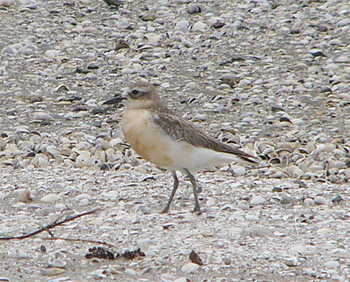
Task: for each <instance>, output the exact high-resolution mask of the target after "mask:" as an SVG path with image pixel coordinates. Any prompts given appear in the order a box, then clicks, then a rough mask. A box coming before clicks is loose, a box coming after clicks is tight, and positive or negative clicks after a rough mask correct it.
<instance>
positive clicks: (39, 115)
mask: <svg viewBox="0 0 350 282" xmlns="http://www.w3.org/2000/svg"><path fill="white" fill-rule="evenodd" d="M33 117H34V119H35V120H53V117H52V116H51V115H49V114H47V113H44V112H36V113H34V116H33Z"/></svg>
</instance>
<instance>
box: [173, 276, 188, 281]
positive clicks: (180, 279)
mask: <svg viewBox="0 0 350 282" xmlns="http://www.w3.org/2000/svg"><path fill="white" fill-rule="evenodd" d="M173 282H188V280H187V278H186V277H179V278H177V279H175V280H173Z"/></svg>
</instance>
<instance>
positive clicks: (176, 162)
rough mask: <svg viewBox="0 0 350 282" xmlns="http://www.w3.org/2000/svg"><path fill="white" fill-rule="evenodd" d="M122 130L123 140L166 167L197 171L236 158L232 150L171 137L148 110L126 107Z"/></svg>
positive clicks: (139, 152) (142, 154)
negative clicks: (222, 150)
mask: <svg viewBox="0 0 350 282" xmlns="http://www.w3.org/2000/svg"><path fill="white" fill-rule="evenodd" d="M122 130H123V133H124V135H125V138H126V141H127V142H128V143H129V144H130V145H131V147H132V148H133V149H134V150H135V151H136V153H138V154H139V155H140V156H141V157H143V158H145V159H146V160H148V161H150V162H152V163H154V164H156V165H159V166H162V167H165V168H168V169H170V170H183V169H184V168H186V169H188V170H189V171H191V172H197V171H200V170H202V169H205V168H211V167H214V166H219V165H222V164H226V163H231V162H233V161H237V160H238V158H237V157H236V156H235V155H233V154H227V153H220V152H216V151H213V150H210V149H206V148H202V147H195V146H193V145H191V144H188V143H186V142H184V141H180V142H178V141H174V140H173V139H172V138H171V137H170V136H168V135H166V133H165V132H164V131H162V130H161V129H160V128H159V127H158V126H157V125H156V124H155V123H154V122H153V119H152V113H151V112H150V111H148V110H141V109H130V110H127V111H126V112H125V114H124V117H123V120H122Z"/></svg>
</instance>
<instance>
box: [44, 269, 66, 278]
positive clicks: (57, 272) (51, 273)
mask: <svg viewBox="0 0 350 282" xmlns="http://www.w3.org/2000/svg"><path fill="white" fill-rule="evenodd" d="M65 272H66V271H65V270H64V269H61V268H55V267H52V268H40V274H41V275H43V276H55V275H61V274H63V273H65Z"/></svg>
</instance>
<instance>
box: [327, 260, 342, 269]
mask: <svg viewBox="0 0 350 282" xmlns="http://www.w3.org/2000/svg"><path fill="white" fill-rule="evenodd" d="M324 265H325V267H327V268H330V269H337V268H338V267H339V262H337V261H334V260H330V261H327V262H326V263H325V264H324Z"/></svg>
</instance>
